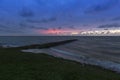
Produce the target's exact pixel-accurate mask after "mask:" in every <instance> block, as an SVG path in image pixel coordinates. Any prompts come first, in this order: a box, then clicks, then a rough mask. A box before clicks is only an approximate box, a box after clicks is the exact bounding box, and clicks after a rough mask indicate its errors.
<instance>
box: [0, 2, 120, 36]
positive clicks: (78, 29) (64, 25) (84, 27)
mask: <svg viewBox="0 0 120 80" xmlns="http://www.w3.org/2000/svg"><path fill="white" fill-rule="evenodd" d="M5 35H8V36H9V35H13V36H19V35H20V36H24V35H31V36H33V35H35V36H39V35H40V36H41V35H43V36H44V35H98V36H99V35H117V36H119V35H120V0H0V36H5Z"/></svg>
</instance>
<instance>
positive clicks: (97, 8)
mask: <svg viewBox="0 0 120 80" xmlns="http://www.w3.org/2000/svg"><path fill="white" fill-rule="evenodd" d="M118 3H119V0H109V1H108V2H107V3H104V4H96V5H93V6H91V7H90V8H88V9H87V10H86V11H85V13H87V14H91V13H99V12H103V11H106V10H109V9H111V8H113V7H115V6H116V5H117V4H118Z"/></svg>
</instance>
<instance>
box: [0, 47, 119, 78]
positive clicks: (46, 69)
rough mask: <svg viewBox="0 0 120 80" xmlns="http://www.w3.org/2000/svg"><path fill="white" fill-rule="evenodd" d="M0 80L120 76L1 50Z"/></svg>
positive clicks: (43, 55) (60, 60) (91, 68)
mask: <svg viewBox="0 0 120 80" xmlns="http://www.w3.org/2000/svg"><path fill="white" fill-rule="evenodd" d="M0 80H120V74H117V73H114V72H111V71H109V70H104V69H101V68H99V67H96V66H90V65H84V66H83V65H82V64H80V63H77V62H74V61H69V60H64V59H60V58H55V57H52V56H48V55H45V54H33V53H24V52H20V50H19V48H18V49H17V48H15V49H14V48H13V49H2V48H1V49H0Z"/></svg>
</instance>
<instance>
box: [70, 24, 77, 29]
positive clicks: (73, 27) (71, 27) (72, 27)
mask: <svg viewBox="0 0 120 80" xmlns="http://www.w3.org/2000/svg"><path fill="white" fill-rule="evenodd" d="M68 28H70V29H76V28H75V26H73V25H72V26H69V27H68Z"/></svg>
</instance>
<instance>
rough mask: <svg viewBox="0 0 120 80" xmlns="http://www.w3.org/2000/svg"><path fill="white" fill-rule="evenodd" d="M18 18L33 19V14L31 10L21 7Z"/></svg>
mask: <svg viewBox="0 0 120 80" xmlns="http://www.w3.org/2000/svg"><path fill="white" fill-rule="evenodd" d="M20 16H22V17H34V16H35V13H34V11H33V10H32V9H30V8H26V7H23V8H22V10H21V11H20Z"/></svg>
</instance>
